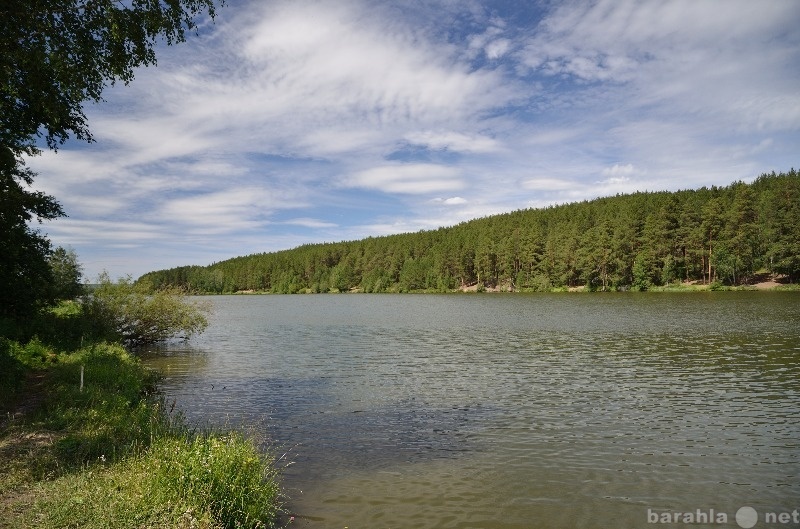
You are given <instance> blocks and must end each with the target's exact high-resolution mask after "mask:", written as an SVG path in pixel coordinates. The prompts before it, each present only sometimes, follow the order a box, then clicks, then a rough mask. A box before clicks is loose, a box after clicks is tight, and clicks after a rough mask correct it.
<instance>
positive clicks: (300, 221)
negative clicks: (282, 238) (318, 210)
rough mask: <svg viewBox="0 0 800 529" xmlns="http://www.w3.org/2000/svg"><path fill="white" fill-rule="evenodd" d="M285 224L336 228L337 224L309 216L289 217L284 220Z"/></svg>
mask: <svg viewBox="0 0 800 529" xmlns="http://www.w3.org/2000/svg"><path fill="white" fill-rule="evenodd" d="M283 224H288V225H291V226H302V227H304V228H335V227H337V224H334V223H333V222H325V221H321V220H318V219H312V218H308V217H301V218H296V219H289V220H286V221H283Z"/></svg>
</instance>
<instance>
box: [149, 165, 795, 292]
mask: <svg viewBox="0 0 800 529" xmlns="http://www.w3.org/2000/svg"><path fill="white" fill-rule="evenodd" d="M759 271H766V272H770V273H774V274H781V275H785V276H788V278H789V280H790V281H797V280H798V279H799V278H800V175H799V174H798V173H797V171H795V170H794V169H792V170H791V171H789V172H788V173H780V174H776V173H774V172H773V173H771V174H764V175H761V176H760V177H759V178H758V179H756V180H755V181H754V182H753V183H752V184H745V183H742V182H737V183H734V184H731V185H729V186H727V187H722V188H718V187H712V188H710V189H709V188H705V187H704V188H701V189H697V190H687V191H677V192H655V193H635V194H631V195H617V196H614V197H607V198H598V199H595V200H591V201H585V202H580V203H572V204H566V205H560V206H552V207H548V208H544V209H529V210H523V211H515V212H513V213H507V214H502V215H496V216H491V217H486V218H481V219H476V220H473V221H469V222H464V223H462V224H459V225H457V226H453V227H449V228H440V229H438V230H435V231H422V232H419V233H407V234H402V235H391V236H387V237H378V238H373V237H370V238H367V239H364V240H360V241H351V242H339V243H325V244H311V245H305V246H300V247H298V248H295V249H292V250H286V251H281V252H275V253H264V254H256V255H249V256H246V257H237V258H234V259H230V260H227V261H223V262H220V263H215V264H212V265H210V266H205V267H203V266H184V267H180V268H173V269H170V270H162V271H157V272H151V273H148V274H146V275H145V276H143V277H142V278H141V279H145V280H149V281H151V282H152V283H153V285H154V287H156V288H159V287H163V286H167V285H170V286H182V287H186V288H189V289H191V290H194V291H199V292H207V293H224V292H236V291H241V290H254V291H268V292H275V293H296V292H329V291H349V290H353V289H358V290H361V291H363V292H407V291H414V290H433V291H447V290H451V289H457V288H461V287H465V286H475V285H477V288H478V289H482V288H494V287H500V288H502V289H509V290H510V289H513V290H536V291H542V290H551V289H553V288H560V287H572V286H581V285H584V286H586V288H588V289H591V290H615V289H620V290H625V289H636V290H644V289H647V288H651V287H653V286H659V285H665V284H668V283H673V282H680V281H700V282H704V283H712V282H720V283H724V284H730V285H739V284H745V283H747V282H748V281H750V280H752V278H753V276H754V274H756V273H757V272H759Z"/></svg>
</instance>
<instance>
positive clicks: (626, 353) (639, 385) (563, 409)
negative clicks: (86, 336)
mask: <svg viewBox="0 0 800 529" xmlns="http://www.w3.org/2000/svg"><path fill="white" fill-rule="evenodd" d="M206 299H209V300H210V301H211V303H212V304H213V310H214V312H213V315H212V316H211V318H210V321H211V324H210V326H209V328H208V330H207V331H206V332H205V333H204V334H202V335H200V336H199V337H196V338H193V339H192V340H191V341H190V342H188V343H186V344H171V345H167V346H164V347H162V348H160V349H159V350H157V351H155V352H153V353H151V354H147V355H145V361H146V363H147V364H148V365H149V366H151V367H153V368H157V369H159V370H161V371H162V372H163V373H164V374H165V378H164V380H163V384H162V388H163V390H164V393H165V394H166V397H167V400H168V401H169V402H170V403H172V402H173V401H174V402H175V403H176V406H177V408H178V409H180V410H182V411H183V412H184V413H185V414H186V416H187V417H188V419H189V420H190V421H191V422H192V423H194V424H201V425H205V424H211V425H219V426H226V425H227V426H233V427H243V428H245V429H248V430H249V431H250V432H252V433H253V434H254V435H256V436H257V437H258V438H260V439H269V440H270V445H271V449H272V450H274V451H275V453H276V454H277V455H279V456H280V455H284V454H285V456H284V457H283V459H282V460H281V463H280V464H281V465H283V466H286V468H285V470H284V471H283V483H284V486H285V488H286V492H287V494H288V496H289V499H288V509H289V510H290V511H291V513H292V514H293V515H294V516H295V517H296V519H295V521H294V523H293V526H297V527H309V528H344V527H349V528H350V529H355V528H379V527H385V528H394V529H398V528H399V529H404V528H425V527H430V528H478V527H480V528H488V529H501V528H503V529H511V528H526V529H527V528H537V527H541V528H598V529H599V528H609V527H630V528H636V527H648V526H651V527H655V526H660V527H690V526H691V527H718V528H719V527H750V526H751V525H750V523H751V522H750V521H749V520H748V519H749V518H752V516H753V515H754V513H755V515H756V516H757V517H758V526H757V527H759V528H760V527H770V526H771V527H787V525H786V524H781V523H780V522H779V521H778V520H779V519H784V520H785V519H787V518H786V516H789V519H791V516H792V515H791V512H792V511H793V510H795V509H798V508H800V293H791V292H786V293H780V292H707V293H617V294H599V293H598V294H552V295H551V294H532V295H517V294H472V295H470V294H453V295H411V294H406V295H391V294H373V295H359V294H340V295H295V296H278V295H268V296H219V297H209V298H206ZM289 463H291V464H289ZM287 465H288V466H287ZM748 507H749V508H750V509H748ZM742 508H744V509H742ZM740 509H741V510H740ZM737 512H738V513H739V518H738V520H739V522H738V523H737V518H736V515H737ZM779 516H783V517H782V518H779ZM654 522H655V524H656V525H654ZM662 522H664V523H662ZM666 522H669V523H666ZM676 522H677V523H676ZM689 522H692V523H691V524H690V523H689ZM722 522H724V523H722ZM773 522H774V523H773ZM788 526H794V527H797V523H796V522H794V521H792V522H790V523H789V525H788Z"/></svg>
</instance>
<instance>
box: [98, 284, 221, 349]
mask: <svg viewBox="0 0 800 529" xmlns="http://www.w3.org/2000/svg"><path fill="white" fill-rule="evenodd" d="M84 312H85V314H86V315H87V317H88V318H89V319H90V321H91V323H92V327H93V333H94V334H95V336H97V337H101V338H105V339H109V340H118V341H121V342H122V343H123V344H125V345H127V346H132V347H136V346H141V345H147V344H152V343H156V342H160V341H164V340H169V339H172V338H178V339H184V340H185V339H189V338H190V337H191V336H192V335H193V334H197V333H200V332H203V331H204V330H205V328H206V327H207V326H208V320H207V319H206V313H208V312H209V306H208V305H207V304H201V303H193V302H189V301H187V299H186V293H185V292H184V291H183V290H182V289H180V288H178V287H167V288H164V289H160V290H156V291H154V292H153V291H152V285H150V284H149V283H146V282H138V283H133V282H132V281H131V279H130V277H128V278H123V279H120V280H118V281H117V282H116V283H114V282H112V281H111V280H110V279H109V277H108V275H107V274H103V275H101V276H100V278H99V285H98V286H97V288H95V289H94V290H93V291H92V292H91V293H90V294H88V295H87V296H86V297H85V299H84Z"/></svg>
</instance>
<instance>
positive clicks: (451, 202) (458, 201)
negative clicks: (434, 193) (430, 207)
mask: <svg viewBox="0 0 800 529" xmlns="http://www.w3.org/2000/svg"><path fill="white" fill-rule="evenodd" d="M433 202H434V203H436V204H442V205H445V206H461V205H463V204H466V203H467V202H469V201H468V200H467V199H466V198H462V197H450V198H434V199H433Z"/></svg>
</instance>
